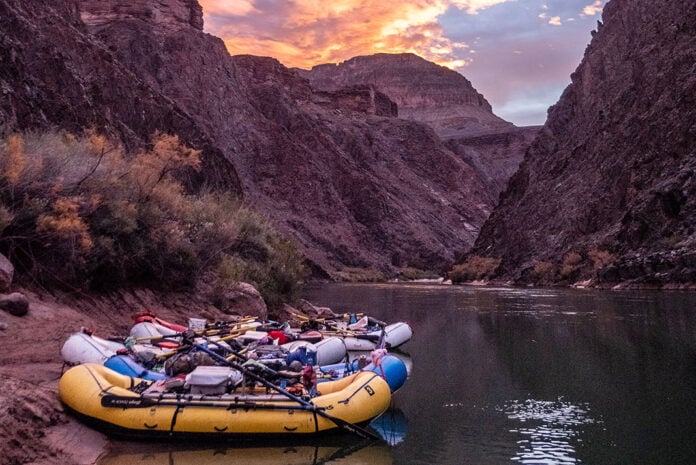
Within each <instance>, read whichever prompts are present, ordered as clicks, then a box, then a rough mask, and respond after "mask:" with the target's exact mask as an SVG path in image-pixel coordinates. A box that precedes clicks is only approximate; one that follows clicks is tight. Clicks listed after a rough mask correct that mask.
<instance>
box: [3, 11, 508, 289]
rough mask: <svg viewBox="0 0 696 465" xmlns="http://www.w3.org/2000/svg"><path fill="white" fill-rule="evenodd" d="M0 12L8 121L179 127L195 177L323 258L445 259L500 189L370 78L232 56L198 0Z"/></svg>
mask: <svg viewBox="0 0 696 465" xmlns="http://www.w3.org/2000/svg"><path fill="white" fill-rule="evenodd" d="M78 6H79V8H78ZM0 25H1V26H2V29H0V30H2V31H3V35H2V37H1V38H0V40H1V41H2V44H3V47H1V48H0V59H2V63H3V66H2V67H0V89H2V91H1V92H2V93H0V115H2V117H3V119H2V122H0V128H1V130H2V131H3V132H7V131H11V130H16V129H25V128H36V127H38V128H45V127H50V126H53V125H57V126H60V127H64V128H67V129H70V130H77V129H79V128H82V127H85V126H90V125H96V126H97V127H100V128H103V129H105V130H107V131H108V132H110V133H112V134H114V135H117V136H119V137H121V138H122V139H123V140H124V141H126V142H127V143H128V144H129V146H131V147H137V146H139V145H141V144H143V143H145V142H146V141H147V139H148V138H149V136H150V134H151V133H152V132H154V130H156V129H160V130H164V131H166V132H176V133H179V134H180V135H181V136H182V137H183V139H184V140H185V141H186V142H187V143H189V144H190V145H193V146H194V147H197V148H203V149H204V161H205V169H204V171H203V174H202V176H201V177H199V178H192V183H196V184H198V185H201V184H207V183H216V184H218V185H227V186H228V187H229V188H232V189H237V190H238V191H239V192H241V193H242V195H243V196H244V198H245V201H246V202H247V203H248V204H249V205H251V206H252V207H253V208H255V209H257V210H259V211H261V212H263V213H265V214H266V215H267V216H268V218H269V219H270V220H271V221H272V222H273V223H274V224H275V226H276V227H277V228H278V229H280V230H281V231H283V232H284V233H285V234H286V235H287V236H289V237H292V238H294V239H295V240H296V241H297V242H298V243H299V244H300V246H301V248H302V250H303V251H304V252H305V254H306V255H307V257H308V258H309V260H310V262H311V263H312V264H313V265H314V270H315V271H317V272H318V273H320V274H321V273H324V274H325V275H330V276H335V277H343V276H348V275H351V274H352V273H354V272H355V271H356V270H358V269H359V270H370V271H369V272H370V273H374V272H380V273H384V274H386V275H392V274H394V273H395V272H396V271H398V270H399V269H400V268H402V267H405V266H413V267H417V268H422V269H430V270H443V269H446V268H447V267H448V265H450V264H451V263H452V262H453V260H454V259H455V257H457V256H458V255H460V254H461V253H463V252H464V251H465V250H466V249H467V248H468V247H469V246H470V245H471V244H472V243H473V241H474V238H475V237H476V234H477V232H478V227H479V225H481V224H482V223H483V221H484V220H485V218H486V216H487V214H488V211H490V208H491V206H492V204H493V202H494V201H495V197H494V195H492V194H491V193H490V192H489V191H487V189H486V187H485V185H484V183H483V182H482V181H481V180H480V179H479V176H478V174H477V172H476V170H475V169H473V168H472V167H471V166H469V165H468V164H467V163H466V162H465V161H463V160H462V159H461V158H460V157H458V156H456V155H455V154H453V153H452V152H451V151H450V150H448V149H447V148H446V147H445V146H444V145H443V143H442V142H441V140H440V139H439V138H438V137H437V135H436V134H435V132H433V130H432V129H431V128H429V127H427V126H425V125H423V124H420V123H418V122H414V121H406V120H401V119H397V118H394V117H393V104H392V103H391V102H390V101H389V99H388V98H386V97H384V96H383V95H382V94H380V93H379V92H378V91H376V90H375V89H374V88H370V87H362V88H355V87H354V88H353V89H352V90H348V91H345V90H341V91H331V92H329V93H326V92H316V91H315V90H314V89H313V88H312V86H311V85H310V84H309V82H308V81H307V80H306V79H304V78H301V77H299V76H298V75H297V74H296V73H294V72H292V71H291V70H288V69H287V68H285V67H284V66H282V65H281V64H280V63H279V62H278V61H277V60H274V59H271V58H260V57H248V56H247V57H235V58H232V57H230V56H229V54H228V52H227V50H226V49H225V46H224V44H223V42H222V41H221V40H220V39H218V38H216V37H213V36H211V35H209V34H205V33H203V32H202V31H201V30H200V7H199V6H198V4H197V2H195V1H192V0H161V1H154V0H137V1H132V2H124V1H117V0H114V1H108V2H107V1H96V0H94V1H90V0H88V1H83V2H80V3H79V4H78V3H74V2H68V1H67V0H66V1H61V0H51V1H50V2H40V1H39V0H22V1H20V0H7V1H4V2H2V3H0ZM5 64H7V66H5ZM477 99H478V97H477ZM476 101H477V102H479V101H478V100H476ZM479 103H480V106H482V108H483V107H485V104H484V103H482V102H479ZM380 115H389V117H383V116H380ZM237 175H238V180H237ZM360 273H363V272H362V271H360Z"/></svg>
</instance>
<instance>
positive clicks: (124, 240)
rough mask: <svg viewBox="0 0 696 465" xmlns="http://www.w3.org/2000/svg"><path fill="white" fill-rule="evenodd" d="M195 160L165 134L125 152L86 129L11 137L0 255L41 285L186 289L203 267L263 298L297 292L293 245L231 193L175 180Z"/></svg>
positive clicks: (2, 155) (0, 208) (4, 147)
mask: <svg viewBox="0 0 696 465" xmlns="http://www.w3.org/2000/svg"><path fill="white" fill-rule="evenodd" d="M199 167H200V153H199V152H198V151H196V150H192V149H190V148H188V147H185V146H184V145H183V144H182V143H181V141H180V140H179V139H178V137H176V136H172V135H167V134H161V133H157V134H155V135H154V136H153V139H152V144H151V146H150V148H149V149H148V150H141V151H140V152H138V153H137V154H135V156H133V157H131V158H129V157H128V156H127V154H126V153H125V152H124V151H123V149H122V148H121V147H120V146H119V145H118V144H115V143H113V142H112V141H110V140H108V139H107V138H105V137H104V136H102V135H99V134H97V133H96V132H94V131H88V132H87V133H86V134H85V136H83V137H77V136H74V135H72V134H67V133H53V132H49V133H41V134H39V133H26V134H21V135H19V134H15V135H12V136H10V137H8V138H6V139H5V140H4V141H0V251H2V252H5V253H6V254H7V255H8V257H9V258H10V259H11V260H13V262H14V263H15V266H16V267H17V269H18V271H19V272H20V273H23V274H24V275H25V276H27V277H29V278H30V279H32V280H34V281H36V282H38V283H41V284H44V285H59V286H63V287H67V288H91V289H95V290H107V289H112V288H118V287H123V286H143V285H145V286H149V287H152V288H155V289H160V290H169V289H182V288H184V289H190V288H192V287H193V285H194V284H195V283H196V281H197V280H198V279H201V278H202V276H210V274H211V273H212V274H213V276H214V278H213V279H214V280H216V281H220V282H223V281H225V280H229V279H234V280H238V281H249V282H251V283H252V284H256V285H257V287H258V288H259V291H261V293H262V294H263V295H264V297H266V298H268V299H269V300H270V302H268V303H269V305H273V304H275V303H278V302H280V301H281V300H283V299H291V298H292V297H294V296H295V295H297V293H298V289H299V284H298V283H299V282H300V281H301V280H302V279H303V278H304V266H303V259H302V256H301V254H300V253H299V252H298V250H297V248H296V247H295V246H294V244H292V243H290V242H288V241H287V240H284V239H282V238H281V237H280V236H279V235H278V234H277V233H276V232H275V230H274V229H273V228H272V227H271V225H270V223H269V222H267V221H266V220H265V219H263V218H262V217H260V216H259V215H258V214H256V213H255V212H253V211H252V210H250V209H249V208H247V207H243V206H242V205H241V204H240V202H239V201H238V199H236V198H234V197H233V196H232V195H231V194H229V193H221V192H208V191H205V190H202V191H201V192H199V193H197V194H195V195H193V194H187V193H186V192H185V191H184V189H183V187H182V185H181V183H180V182H179V181H177V179H178V178H179V177H181V176H182V175H183V174H185V172H186V170H197V169H199ZM230 263H235V264H236V265H235V270H234V272H232V271H230V269H229V268H230ZM216 273H218V274H219V275H218V276H217V277H215V275H216Z"/></svg>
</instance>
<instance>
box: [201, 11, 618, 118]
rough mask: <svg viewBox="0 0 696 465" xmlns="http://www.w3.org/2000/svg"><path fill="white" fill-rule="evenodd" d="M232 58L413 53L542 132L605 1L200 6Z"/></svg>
mask: <svg viewBox="0 0 696 465" xmlns="http://www.w3.org/2000/svg"><path fill="white" fill-rule="evenodd" d="M200 3H201V4H202V5H203V10H204V15H205V16H204V18H205V30H206V31H207V32H210V33H211V34H214V35H216V36H218V37H221V38H222V39H224V40H225V43H226V44H227V48H228V49H229V51H230V53H232V54H233V55H236V54H247V53H248V54H252V55H261V56H272V57H274V58H277V59H278V60H280V61H281V62H282V63H283V64H284V65H286V66H289V67H295V66H296V67H301V68H311V67H312V66H313V65H316V64H321V63H338V62H341V61H345V60H347V59H349V58H352V57H354V56H358V55H369V54H373V53H379V52H385V53H401V52H413V53H416V54H418V55H420V56H422V57H423V58H426V59H427V60H430V61H433V62H436V63H438V64H441V65H444V66H448V67H450V68H453V69H455V70H457V71H459V72H460V73H462V74H463V75H464V76H466V77H467V78H468V79H469V80H470V81H471V82H472V84H473V85H474V87H475V88H476V89H477V90H478V91H479V92H481V93H482V94H483V95H484V96H485V97H486V98H487V99H488V101H489V102H490V103H491V104H492V105H493V111H494V112H495V113H496V114H497V115H498V116H501V117H503V118H505V119H507V120H508V121H512V122H513V123H515V124H517V125H520V126H522V125H528V124H543V123H544V121H545V119H546V110H547V108H548V107H549V106H550V105H553V104H554V103H556V101H557V100H558V98H559V97H560V95H561V92H562V91H563V89H564V88H565V87H566V86H567V85H568V84H569V83H570V73H572V72H573V71H574V70H575V68H576V67H577V65H578V64H579V63H580V60H581V58H582V55H583V52H584V50H585V47H586V46H587V44H588V43H589V41H590V31H591V30H592V29H596V25H597V20H599V19H601V12H602V8H603V6H604V4H605V3H606V0H546V1H543V0H449V1H445V0H400V1H392V0H284V1H283V0H200Z"/></svg>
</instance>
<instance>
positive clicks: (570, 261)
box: [561, 252, 582, 278]
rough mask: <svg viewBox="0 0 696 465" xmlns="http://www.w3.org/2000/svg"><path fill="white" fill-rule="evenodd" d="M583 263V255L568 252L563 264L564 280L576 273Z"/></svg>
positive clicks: (562, 274)
mask: <svg viewBox="0 0 696 465" xmlns="http://www.w3.org/2000/svg"><path fill="white" fill-rule="evenodd" d="M580 263H582V255H580V254H579V253H577V252H568V253H567V254H565V256H564V257H563V263H562V264H561V276H562V277H563V278H569V277H570V276H572V275H573V273H575V272H576V271H577V270H578V269H579V267H580Z"/></svg>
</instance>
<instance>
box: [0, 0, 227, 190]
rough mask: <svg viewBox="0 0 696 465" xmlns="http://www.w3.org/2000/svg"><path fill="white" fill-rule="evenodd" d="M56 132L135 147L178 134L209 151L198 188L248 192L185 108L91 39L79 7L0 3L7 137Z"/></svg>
mask: <svg viewBox="0 0 696 465" xmlns="http://www.w3.org/2000/svg"><path fill="white" fill-rule="evenodd" d="M52 127H61V128H64V129H67V130H70V131H75V132H79V131H81V130H82V129H84V128H86V127H96V128H99V129H101V130H103V131H106V132H107V133H109V134H111V135H113V136H116V137H119V138H120V139H121V140H122V141H123V142H124V143H125V144H126V145H127V146H128V147H131V148H135V147H139V146H142V145H144V144H147V143H148V142H149V140H150V137H151V135H152V134H153V133H154V132H155V131H156V130H160V131H163V132H174V133H177V134H179V136H180V137H181V138H182V139H183V140H184V141H185V142H186V143H187V144H189V145H191V146H193V147H195V148H198V149H202V150H203V165H204V166H203V170H202V173H201V175H198V174H196V173H191V179H190V181H191V183H192V184H201V183H206V184H209V185H218V186H220V187H223V188H226V189H232V190H236V191H238V192H240V193H241V191H240V189H239V180H238V179H237V175H236V172H235V170H234V167H233V166H232V165H231V164H230V163H229V162H228V161H227V160H226V159H225V158H224V157H223V156H222V152H221V151H220V149H219V148H217V147H215V146H213V144H212V141H211V140H210V138H209V137H207V135H205V133H204V132H203V131H202V130H201V129H200V128H199V127H198V126H197V124H196V123H195V122H194V121H193V120H192V119H191V118H190V117H189V115H188V114H187V113H186V112H185V111H184V110H183V109H182V107H181V106H179V105H177V104H175V103H174V102H173V101H172V100H171V99H170V98H169V97H167V96H165V95H163V94H161V93H160V92H158V91H157V90H156V89H154V88H153V87H152V86H150V85H148V84H147V83H146V82H145V81H143V79H142V78H141V77H140V76H138V75H136V74H133V72H132V71H131V70H129V69H128V68H127V67H126V66H124V65H123V64H122V63H120V62H119V61H118V60H117V59H116V58H115V57H114V55H113V53H112V51H110V50H109V49H108V48H107V47H105V46H104V44H103V43H101V42H99V41H97V40H95V39H94V38H93V37H91V36H90V35H89V34H87V32H86V30H85V27H84V24H82V22H81V21H80V17H79V10H78V4H77V2H74V1H61V0H49V1H45V2H44V1H38V0H28V1H24V0H7V1H3V2H0V134H5V133H8V132H10V131H16V130H24V129H37V128H42V129H48V128H52Z"/></svg>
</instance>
